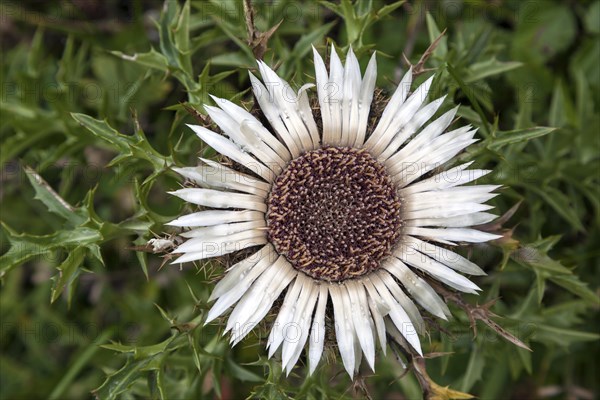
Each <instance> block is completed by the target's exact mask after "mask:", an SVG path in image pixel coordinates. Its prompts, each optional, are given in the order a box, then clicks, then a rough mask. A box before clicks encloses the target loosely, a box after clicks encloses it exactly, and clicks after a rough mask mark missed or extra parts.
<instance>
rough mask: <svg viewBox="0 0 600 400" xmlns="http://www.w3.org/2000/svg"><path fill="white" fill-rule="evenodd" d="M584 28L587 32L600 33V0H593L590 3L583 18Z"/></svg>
mask: <svg viewBox="0 0 600 400" xmlns="http://www.w3.org/2000/svg"><path fill="white" fill-rule="evenodd" d="M583 22H584V26H585V29H586V30H587V31H588V32H589V33H595V34H599V33H600V1H595V2H594V3H592V5H590V8H588V11H587V12H586V13H585V17H584V19H583Z"/></svg>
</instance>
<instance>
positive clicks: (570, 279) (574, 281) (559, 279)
mask: <svg viewBox="0 0 600 400" xmlns="http://www.w3.org/2000/svg"><path fill="white" fill-rule="evenodd" d="M549 279H550V280H551V281H552V282H554V283H556V284H557V285H559V286H561V287H563V288H565V289H567V290H568V291H569V292H571V293H573V294H574V295H577V296H579V297H581V298H582V299H583V300H585V301H587V302H589V303H590V304H591V305H594V306H596V307H598V306H600V298H599V297H598V295H597V294H596V293H594V292H593V291H592V290H591V289H590V288H589V287H588V286H587V284H585V283H584V282H582V281H581V280H580V279H579V278H578V277H577V276H575V275H561V276H551V277H549Z"/></svg>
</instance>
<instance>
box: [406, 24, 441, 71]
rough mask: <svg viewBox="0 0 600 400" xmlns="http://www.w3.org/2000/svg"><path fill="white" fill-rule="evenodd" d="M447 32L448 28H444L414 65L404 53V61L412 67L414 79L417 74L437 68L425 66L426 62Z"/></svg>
mask: <svg viewBox="0 0 600 400" xmlns="http://www.w3.org/2000/svg"><path fill="white" fill-rule="evenodd" d="M445 34H446V29H444V30H443V31H442V33H440V36H438V37H437V38H436V39H435V40H434V41H433V43H431V44H430V45H429V47H428V48H427V50H425V52H424V53H423V55H422V56H421V58H420V59H419V61H418V62H417V63H416V64H415V65H412V64H411V62H410V61H409V60H408V58H407V57H406V55H405V54H404V53H402V57H403V58H404V62H405V63H406V65H408V66H411V67H412V74H413V79H414V78H416V77H417V76H419V75H421V74H423V73H425V72H428V71H433V70H434V69H435V68H425V63H426V62H427V60H428V59H429V57H431V55H432V54H433V52H434V51H435V49H436V48H437V47H438V45H439V44H440V40H442V37H443V36H444V35H445Z"/></svg>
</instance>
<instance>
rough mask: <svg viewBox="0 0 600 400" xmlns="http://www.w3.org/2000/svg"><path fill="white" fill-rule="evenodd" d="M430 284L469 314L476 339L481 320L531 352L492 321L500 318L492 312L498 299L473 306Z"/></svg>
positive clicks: (455, 295) (456, 294) (442, 288)
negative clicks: (478, 323) (494, 318)
mask: <svg viewBox="0 0 600 400" xmlns="http://www.w3.org/2000/svg"><path fill="white" fill-rule="evenodd" d="M428 282H429V284H430V285H431V286H432V287H433V288H434V289H435V291H436V292H438V293H439V294H441V295H442V296H443V297H444V299H445V300H446V301H451V302H453V303H454V304H456V305H457V306H459V307H460V308H462V309H463V310H464V311H465V312H466V313H467V317H468V318H469V321H470V322H471V329H473V334H474V335H475V337H476V336H477V321H478V320H479V321H482V322H483V323H484V324H486V325H487V326H489V327H490V328H491V329H492V330H493V331H495V332H496V333H497V334H498V335H500V336H502V337H503V338H504V339H506V340H508V341H509V342H511V343H513V344H514V345H516V346H519V347H521V348H522V349H525V350H529V351H531V349H530V348H529V347H528V346H527V345H526V344H525V343H523V342H522V341H521V340H520V339H519V338H517V337H516V336H515V335H513V334H512V333H510V332H508V331H507V330H506V329H504V328H502V327H501V326H500V325H499V324H498V323H497V322H495V321H494V320H492V317H498V315H496V314H494V313H493V312H492V311H490V307H491V306H492V305H494V303H495V302H496V299H494V300H492V301H489V302H487V303H485V304H482V305H472V304H469V303H467V302H466V301H464V300H463V298H462V297H461V296H460V294H459V293H456V292H452V291H450V290H448V289H446V288H444V287H443V286H442V285H440V284H438V283H437V282H435V281H433V280H430V279H428Z"/></svg>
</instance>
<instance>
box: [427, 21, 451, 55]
mask: <svg viewBox="0 0 600 400" xmlns="http://www.w3.org/2000/svg"><path fill="white" fill-rule="evenodd" d="M425 21H426V22H427V33H428V34H429V43H433V42H434V41H435V40H436V39H437V38H438V37H439V36H440V35H441V34H442V31H440V28H438V26H437V24H436V23H435V20H434V19H433V17H432V16H431V14H430V13H429V12H427V14H426V15H425ZM447 42H448V38H447V37H443V38H441V39H440V41H439V43H438V46H437V47H436V48H435V50H434V51H433V56H434V57H435V58H438V59H444V58H446V54H447V53H448V44H447Z"/></svg>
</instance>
